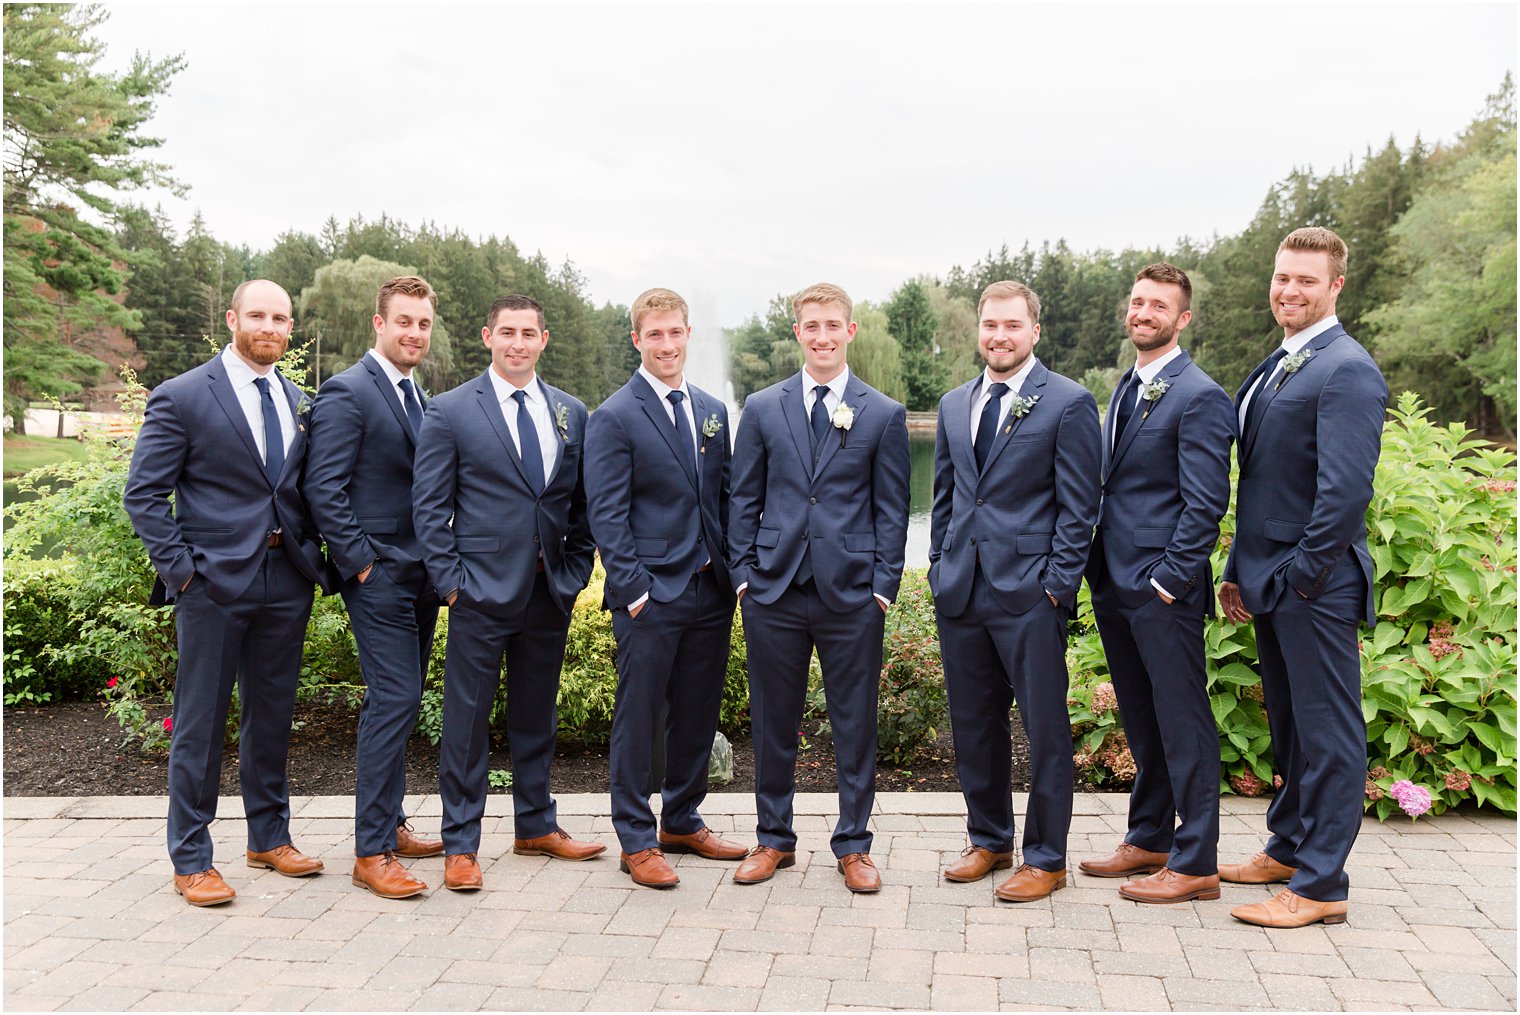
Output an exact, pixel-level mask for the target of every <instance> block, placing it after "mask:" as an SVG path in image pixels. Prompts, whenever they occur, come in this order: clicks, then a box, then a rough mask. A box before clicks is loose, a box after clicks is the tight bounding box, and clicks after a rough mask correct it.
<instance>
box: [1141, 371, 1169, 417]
mask: <svg viewBox="0 0 1520 1015" xmlns="http://www.w3.org/2000/svg"><path fill="white" fill-rule="evenodd" d="M1171 386H1172V385H1171V383H1170V382H1169V381H1165V380H1162V379H1161V378H1160V377H1158V378H1156V379H1155V380H1154V381H1151V382H1150V383H1149V384H1142V385H1141V386H1140V397H1141V398H1143V399H1145V412H1143V413H1141V415H1140V418H1141V419H1144V418H1145V417H1146V416H1149V415H1150V414H1151V409H1152V408H1153V407H1154V406H1155V404H1156V403H1157V402H1159V401H1161V396H1162V395H1164V394H1166V392H1167V389H1169V388H1170V387H1171Z"/></svg>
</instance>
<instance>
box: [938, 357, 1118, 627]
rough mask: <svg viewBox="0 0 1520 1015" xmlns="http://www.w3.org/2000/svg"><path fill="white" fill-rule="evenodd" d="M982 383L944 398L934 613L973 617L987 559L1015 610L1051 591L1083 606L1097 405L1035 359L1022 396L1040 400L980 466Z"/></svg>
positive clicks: (1011, 424)
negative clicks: (975, 421) (974, 418)
mask: <svg viewBox="0 0 1520 1015" xmlns="http://www.w3.org/2000/svg"><path fill="white" fill-rule="evenodd" d="M981 384H982V376H978V377H974V378H972V379H971V380H969V381H967V382H966V383H965V384H962V385H961V386H960V387H958V388H956V389H954V390H953V391H949V392H946V393H945V395H944V397H942V398H941V399H940V400H939V429H938V433H937V434H936V435H935V439H934V507H933V510H932V512H931V514H930V519H929V586H930V588H931V590H932V591H933V592H934V605H935V608H936V609H937V610H939V611H940V612H941V613H943V614H945V615H946V616H949V617H958V616H960V615H961V614H962V613H964V612H965V610H966V606H967V604H968V603H969V601H970V599H971V584H972V579H973V578H974V576H975V574H976V568H977V561H978V558H980V561H981V569H982V576H983V577H984V578H985V579H986V581H987V584H988V586H989V587H990V588H991V589H992V594H993V596H994V597H995V598H996V599H997V601H998V603H999V604H1000V605H1001V606H1002V607H1003V609H1005V610H1007V611H1008V612H1009V613H1024V612H1026V611H1027V610H1029V608H1030V607H1032V606H1034V605H1035V604H1037V603H1039V602H1041V601H1042V600H1044V599H1045V593H1046V592H1047V591H1048V592H1050V594H1052V595H1054V596H1055V597H1056V599H1058V600H1059V601H1060V602H1061V603H1062V604H1063V605H1064V606H1066V608H1067V609H1075V607H1076V596H1077V589H1078V587H1079V586H1080V585H1081V583H1082V569H1083V567H1084V566H1085V565H1086V563H1087V551H1088V548H1089V547H1090V546H1091V544H1092V531H1093V522H1094V521H1095V520H1096V519H1097V516H1098V463H1099V460H1100V458H1101V449H1100V447H1099V443H1100V441H1101V439H1102V438H1101V436H1100V434H1099V428H1098V403H1097V400H1096V399H1094V398H1093V396H1092V393H1091V392H1089V391H1088V390H1087V389H1086V388H1084V387H1082V386H1081V385H1080V384H1078V383H1077V382H1075V381H1073V380H1070V379H1068V378H1066V377H1062V376H1061V375H1060V374H1054V373H1051V372H1050V370H1049V369H1047V368H1046V366H1045V364H1043V363H1041V362H1040V361H1039V360H1038V359H1036V360H1035V364H1034V367H1033V368H1032V369H1031V370H1030V372H1029V376H1028V377H1026V378H1025V380H1024V387H1023V390H1022V391H1021V392H1020V395H1021V396H1022V397H1024V398H1033V397H1036V396H1038V398H1039V402H1038V403H1036V404H1035V406H1034V408H1033V409H1031V410H1030V411H1029V413H1028V414H1027V415H1025V416H1023V417H1021V418H1018V419H1015V418H1013V413H1012V412H1011V411H1010V412H1009V413H1008V414H1007V415H1006V416H1005V417H1004V419H1003V423H1002V427H1001V429H1000V430H999V432H998V435H997V437H996V438H995V439H994V441H993V444H992V448H991V450H990V451H989V452H988V454H987V464H986V467H985V468H982V469H978V468H977V466H976V453H975V451H974V450H973V448H972V443H971V407H972V405H973V404H974V403H975V401H976V397H977V395H978V393H979V392H980V390H981Z"/></svg>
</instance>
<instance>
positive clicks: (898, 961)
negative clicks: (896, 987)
mask: <svg viewBox="0 0 1520 1015" xmlns="http://www.w3.org/2000/svg"><path fill="white" fill-rule="evenodd" d="M857 968H858V967H857ZM933 975H934V953H933V952H929V951H902V950H899V949H893V948H877V949H875V950H874V951H873V952H872V953H871V963H870V968H869V970H868V971H867V973H866V979H868V980H874V981H877V982H880V983H911V984H914V985H919V986H922V985H926V984H928V983H929V982H930V980H931V979H932V978H933Z"/></svg>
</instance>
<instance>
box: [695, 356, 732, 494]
mask: <svg viewBox="0 0 1520 1015" xmlns="http://www.w3.org/2000/svg"><path fill="white" fill-rule="evenodd" d="M686 387H687V388H688V389H689V390H690V391H691V414H692V416H694V417H695V418H696V421H697V474H698V476H697V478H698V480H699V482H698V484H697V492H698V493H701V492H702V489H703V487H705V486H706V485H707V483H708V475H707V469H708V465H707V461H708V459H709V458H714V459H716V460H718V461H722V457H723V456H722V455H721V454H714V453H713V452H709V450H708V447H707V445H708V444H709V443H710V442H712V443H714V444H715V443H716V442H717V441H719V440H727V439H728V435H727V434H725V433H723V431H722V430H719V431H718V432H717V433H715V434H713V435H712V436H711V437H709V436H707V435H706V434H704V433H703V432H702V427H703V426H704V425H705V424H706V421H707V419H708V417H709V416H716V415H717V414H718V407H717V403H716V402H715V400H714V399H713V398H712V397H711V396H709V395H708V394H707V392H705V391H702V390H700V389H698V388H697V387H695V386H694V385H692V384H691V383H690V382H688V383H687V385H686ZM714 451H716V447H715V448H714ZM713 468H718V466H716V465H714V466H713Z"/></svg>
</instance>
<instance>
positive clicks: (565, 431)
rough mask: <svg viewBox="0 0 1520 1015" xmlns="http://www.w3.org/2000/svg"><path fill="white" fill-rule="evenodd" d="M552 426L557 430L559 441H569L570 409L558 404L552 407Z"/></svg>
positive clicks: (562, 403)
mask: <svg viewBox="0 0 1520 1015" xmlns="http://www.w3.org/2000/svg"><path fill="white" fill-rule="evenodd" d="M554 425H555V426H556V427H558V428H559V439H560V440H562V441H566V440H569V439H570V407H569V406H568V405H566V404H565V403H564V402H560V403H559V404H557V405H556V406H555V407H554Z"/></svg>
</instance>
